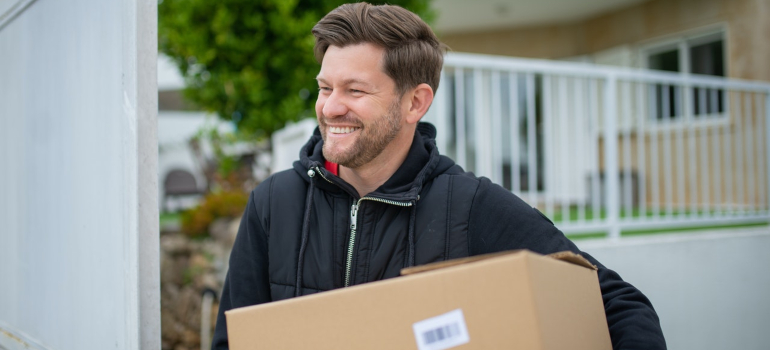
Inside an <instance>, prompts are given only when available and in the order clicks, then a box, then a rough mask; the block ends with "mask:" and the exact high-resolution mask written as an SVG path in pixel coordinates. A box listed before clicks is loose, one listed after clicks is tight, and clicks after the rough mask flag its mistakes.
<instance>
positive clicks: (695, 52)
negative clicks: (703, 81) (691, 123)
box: [690, 39, 725, 116]
mask: <svg viewBox="0 0 770 350" xmlns="http://www.w3.org/2000/svg"><path fill="white" fill-rule="evenodd" d="M723 48H724V41H723V40H721V39H720V40H717V41H712V42H710V43H705V44H700V45H695V46H692V47H690V67H691V69H692V73H695V74H706V75H715V76H720V77H723V76H725V67H724V51H723ZM694 93H695V95H694V97H695V106H694V107H695V115H696V116H699V115H706V114H716V113H722V112H723V111H724V92H723V91H722V90H717V91H716V93H714V92H712V91H711V89H705V91H704V92H703V93H701V92H700V89H698V88H696V89H694ZM701 99H703V101H701Z"/></svg>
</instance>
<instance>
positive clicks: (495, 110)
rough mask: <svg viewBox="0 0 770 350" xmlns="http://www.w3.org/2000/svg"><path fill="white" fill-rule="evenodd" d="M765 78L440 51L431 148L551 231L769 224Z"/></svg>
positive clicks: (614, 232)
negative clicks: (506, 193)
mask: <svg viewBox="0 0 770 350" xmlns="http://www.w3.org/2000/svg"><path fill="white" fill-rule="evenodd" d="M769 119H770V84H768V83H759V82H749V81H742V80H733V79H724V78H717V77H708V76H696V75H683V74H675V73H666V72H657V71H647V70H631V69H622V68H614V67H600V66H595V65H589V64H583V63H570V62H554V61H545V60H529V59H518V58H508V57H494V56H482V55H471V54H460V53H451V54H449V55H448V56H447V57H446V60H445V65H444V71H443V73H442V79H441V87H440V88H439V89H438V91H437V94H436V98H435V100H434V104H433V107H432V108H431V110H430V112H429V114H428V115H427V116H426V120H428V121H431V122H433V123H434V124H436V126H437V128H438V130H439V133H438V138H437V144H438V146H439V149H440V150H441V151H442V152H443V153H444V154H447V155H448V156H450V157H452V158H454V159H455V160H456V161H457V162H458V164H460V165H462V166H463V167H464V168H465V169H466V170H469V171H473V172H475V173H476V174H477V175H482V176H487V177H489V178H491V179H492V181H494V182H496V183H499V184H502V185H503V186H504V187H506V188H508V189H509V190H511V191H513V192H514V193H516V194H517V195H519V196H520V197H522V198H523V199H524V200H526V201H527V202H529V203H530V204H532V205H534V206H536V207H538V208H539V209H540V210H542V211H543V212H544V213H545V214H546V215H547V216H549V217H551V218H552V219H554V221H556V224H557V226H559V228H560V229H562V230H563V231H564V232H565V233H569V234H583V233H594V232H607V233H608V234H609V236H610V237H618V236H619V235H620V232H621V231H622V230H639V229H653V228H667V227H670V228H673V227H681V226H699V225H713V224H741V223H757V222H770V203H769V202H770V176H768V174H769V173H770V162H768V155H769V154H770V144H768V141H767V140H768V135H770V123H768V120H769Z"/></svg>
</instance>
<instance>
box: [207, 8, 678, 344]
mask: <svg viewBox="0 0 770 350" xmlns="http://www.w3.org/2000/svg"><path fill="white" fill-rule="evenodd" d="M313 34H314V35H315V38H316V45H315V54H316V58H317V60H318V61H319V62H320V63H321V70H320V72H319V73H318V76H317V80H318V87H319V96H318V101H317V102H316V115H317V117H318V124H319V127H318V129H317V130H316V132H315V134H314V135H313V136H312V137H311V139H310V141H309V142H308V143H307V144H306V145H305V146H304V148H303V149H302V151H301V152H300V159H299V160H298V161H296V162H295V163H294V169H292V170H288V171H284V172H280V173H277V174H275V175H273V176H271V177H270V178H269V179H267V180H266V181H265V182H263V183H262V184H260V185H259V186H258V187H257V188H256V189H255V190H254V191H253V192H252V194H251V196H250V199H249V204H248V207H247V208H246V212H245V214H244V216H243V220H242V221H241V227H240V230H239V232H238V238H237V239H236V242H235V246H234V247H233V251H232V254H231V256H230V270H229V271H228V275H227V280H226V282H225V286H224V290H223V292H222V300H221V304H220V309H219V318H218V320H217V329H216V334H215V337H214V345H213V348H214V349H224V348H227V334H226V322H225V317H224V311H226V310H230V309H233V308H237V307H243V306H248V305H254V304H260V303H265V302H270V301H275V300H280V299H286V298H291V297H296V296H300V295H306V294H311V293H316V292H321V291H327V290H331V289H335V288H341V287H346V286H350V285H356V284H361V283H366V282H369V281H374V280H380V279H384V278H390V277H396V276H398V274H399V271H400V270H401V268H403V267H407V266H412V265H420V264H426V263H430V262H434V261H438V260H446V259H454V258H460V257H464V256H468V255H476V254H485V253H492V252H498V251H502V250H509V249H529V250H532V251H535V252H538V253H543V254H547V253H552V252H556V251H562V250H571V251H574V252H580V251H579V250H578V249H577V247H576V246H575V245H574V244H573V243H572V242H571V241H569V240H568V239H567V238H566V237H565V236H564V235H563V234H562V233H561V232H560V231H559V230H558V229H557V228H556V227H554V225H553V224H552V223H551V222H550V221H549V220H548V219H547V218H545V216H543V215H542V214H540V212H538V211H537V210H535V209H533V208H532V207H531V206H529V205H527V204H526V203H524V202H523V201H522V200H520V199H519V198H518V197H516V196H515V195H513V194H512V193H511V192H510V191H508V190H505V189H504V188H502V187H500V186H498V185H495V184H492V183H491V182H490V181H489V180H488V179H486V178H477V177H475V176H474V175H473V174H470V173H466V172H464V171H463V170H462V169H461V168H460V167H459V166H458V165H456V164H454V162H453V161H452V160H451V159H449V158H446V157H444V156H440V155H439V150H438V149H437V148H436V145H435V141H434V138H435V134H436V130H435V128H434V127H433V126H432V125H430V124H425V123H420V118H422V116H423V115H424V114H425V113H426V111H427V110H428V108H429V107H430V105H431V102H432V101H433V95H434V93H435V91H436V89H437V88H438V84H439V76H440V74H439V73H440V71H441V67H442V64H443V54H444V51H445V50H444V46H443V44H441V43H440V42H439V41H438V39H437V38H436V36H435V35H434V34H433V32H432V31H431V29H430V28H429V27H428V26H427V25H426V24H425V23H424V22H423V21H422V20H421V19H420V18H419V17H417V16H416V15H414V14H413V13H411V12H409V11H407V10H404V9H403V8H400V7H396V6H371V5H369V4H364V3H358V4H347V5H342V6H340V7H338V8H337V9H335V10H334V11H332V12H331V13H329V14H328V15H326V17H324V18H323V19H322V20H321V21H320V22H318V24H317V25H316V26H315V27H314V28H313ZM580 253H581V254H583V255H584V256H585V257H586V258H588V259H589V260H590V261H591V262H592V263H594V264H596V265H598V266H599V271H598V274H599V279H600V285H601V290H602V294H603V298H604V305H605V310H606V314H607V321H608V325H609V329H610V336H611V338H612V343H613V347H614V348H615V349H647V350H649V349H665V347H666V345H665V341H664V339H663V335H662V332H661V330H660V325H659V321H658V317H657V315H656V314H655V311H654V310H653V308H652V305H651V304H650V302H649V300H648V299H647V298H646V297H645V296H644V295H643V294H642V293H641V292H639V291H638V290H636V289H635V288H634V287H633V286H631V285H629V284H628V283H626V282H624V281H623V280H621V279H620V277H619V276H618V275H617V274H616V273H614V272H613V271H611V270H608V269H606V268H604V267H603V266H602V265H601V264H599V263H598V262H597V261H596V260H594V259H593V258H592V257H590V256H589V255H587V254H585V253H582V252H580ZM297 336H302V335H301V334H300V335H297Z"/></svg>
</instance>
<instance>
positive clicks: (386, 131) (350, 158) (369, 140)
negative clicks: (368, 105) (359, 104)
mask: <svg viewBox="0 0 770 350" xmlns="http://www.w3.org/2000/svg"><path fill="white" fill-rule="evenodd" d="M400 113H401V103H400V101H399V102H394V103H393V104H391V105H390V107H389V108H388V112H387V114H386V115H384V116H383V117H381V118H378V119H377V120H375V121H374V122H373V123H372V124H371V125H364V126H363V127H362V128H361V135H360V136H359V137H358V139H357V140H356V142H355V144H353V147H352V148H351V149H350V150H347V151H346V152H338V153H332V152H331V150H329V149H328V148H327V146H326V145H327V144H326V132H325V131H324V132H323V133H321V135H322V137H323V139H324V147H323V155H324V158H326V160H328V161H330V162H332V163H337V164H339V165H342V166H344V167H346V168H351V169H356V168H359V167H361V166H363V165H365V164H367V163H369V162H371V161H372V160H374V158H377V156H379V155H380V154H382V151H384V150H385V148H386V147H387V146H388V145H389V144H390V143H391V142H392V141H393V140H394V139H395V138H396V136H398V133H399V132H400V131H401V115H400Z"/></svg>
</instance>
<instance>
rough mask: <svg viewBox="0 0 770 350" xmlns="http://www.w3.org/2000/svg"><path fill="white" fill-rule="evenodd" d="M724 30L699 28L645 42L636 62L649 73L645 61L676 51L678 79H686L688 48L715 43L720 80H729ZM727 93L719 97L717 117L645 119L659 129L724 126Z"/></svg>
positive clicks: (688, 63)
mask: <svg viewBox="0 0 770 350" xmlns="http://www.w3.org/2000/svg"><path fill="white" fill-rule="evenodd" d="M727 38H728V30H727V25H726V24H718V25H713V26H708V27H703V28H698V29H694V30H689V31H686V32H680V33H677V34H673V35H670V36H666V37H664V38H657V39H652V40H649V41H647V42H645V43H643V44H641V45H640V49H639V62H640V64H641V67H642V68H644V69H650V67H649V58H650V56H652V55H655V54H658V53H662V52H666V51H672V50H674V49H676V50H677V51H678V52H679V73H680V74H682V75H688V74H692V73H691V70H692V67H691V66H690V50H689V49H690V48H691V47H693V46H696V45H700V44H705V43H709V42H714V41H717V40H716V39H721V40H722V55H723V57H722V62H723V65H724V67H723V71H724V77H728V76H729V64H728V60H727V58H728V52H729V43H728V40H727ZM728 93H729V92H728V91H724V92H723V94H725V95H724V97H723V102H722V112H721V113H712V114H699V115H698V116H697V117H695V115H694V114H693V115H691V116H687V115H683V116H682V117H678V118H669V119H665V118H664V119H660V120H659V119H657V118H654V117H650V118H648V119H649V121H650V122H651V123H652V124H653V125H656V126H659V127H664V126H668V127H673V128H677V127H685V125H687V124H689V123H697V124H698V125H701V126H706V125H725V124H727V123H728V122H729V119H730V118H729V111H730V105H729V100H730V99H729V97H728Z"/></svg>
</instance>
